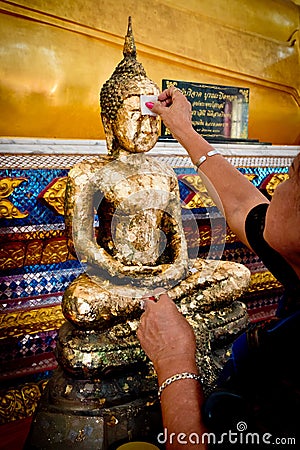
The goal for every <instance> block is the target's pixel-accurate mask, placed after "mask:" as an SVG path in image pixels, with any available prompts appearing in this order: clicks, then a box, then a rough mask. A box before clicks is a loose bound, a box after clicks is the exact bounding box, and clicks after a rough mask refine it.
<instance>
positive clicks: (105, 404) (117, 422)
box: [24, 369, 162, 450]
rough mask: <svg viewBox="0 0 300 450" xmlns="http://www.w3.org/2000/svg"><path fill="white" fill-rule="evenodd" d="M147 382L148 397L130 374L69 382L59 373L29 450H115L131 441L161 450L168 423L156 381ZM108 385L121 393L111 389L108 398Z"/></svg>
mask: <svg viewBox="0 0 300 450" xmlns="http://www.w3.org/2000/svg"><path fill="white" fill-rule="evenodd" d="M142 376H143V377H144V375H142V373H141V377H142ZM125 378H126V379H127V382H128V381H129V383H130V382H131V385H130V384H127V383H125V388H126V390H127V392H125V391H124V380H125ZM146 381H147V382H148V383H147V384H148V386H147V387H148V389H147V391H148V392H144V393H143V392H142V391H143V386H142V384H143V383H142V381H141V383H140V382H139V376H137V372H135V377H134V378H133V377H132V376H131V375H130V374H129V375H128V374H127V376H126V377H124V375H122V376H121V377H117V376H115V377H114V378H110V379H109V380H102V381H99V380H98V381H93V382H92V381H91V380H89V381H87V380H74V379H69V378H67V377H66V376H65V374H64V373H63V372H62V371H61V370H60V369H58V370H57V371H56V372H55V374H54V376H53V378H52V379H51V380H50V381H49V383H48V385H47V387H46V389H45V392H44V394H43V397H42V398H41V401H40V403H39V407H38V410H37V412H36V414H35V417H34V419H33V423H32V426H31V430H30V434H29V437H28V439H27V443H26V445H25V448H24V450H50V449H51V450H59V449H64V450H66V449H72V450H76V449H78V450H79V449H80V450H84V449H86V450H115V449H117V448H118V446H119V445H121V444H123V443H125V442H129V441H145V442H152V443H154V444H156V445H157V443H156V442H157V435H158V434H159V433H160V432H162V420H161V411H160V404H159V401H158V400H157V390H156V388H157V386H156V380H155V379H151V377H150V378H148V380H146ZM108 386H110V387H112V386H114V387H115V392H114V395H113V392H112V390H111V389H110V394H111V396H110V397H109V398H107V397H106V398H104V397H103V395H104V394H106V395H107V394H108V392H107V388H108ZM120 386H122V388H121V389H120ZM134 387H135V389H136V395H135V396H134V392H133V391H134ZM152 387H153V388H154V387H155V390H154V391H153V394H151V393H149V390H150V389H151V388H152ZM134 397H136V398H134ZM137 397H138V398H137Z"/></svg>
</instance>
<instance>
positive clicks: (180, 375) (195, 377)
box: [158, 372, 202, 399]
mask: <svg viewBox="0 0 300 450" xmlns="http://www.w3.org/2000/svg"><path fill="white" fill-rule="evenodd" d="M189 378H190V379H192V380H197V381H202V380H201V377H200V376H199V375H196V374H195V373H191V372H182V373H176V375H173V376H172V377H170V378H167V379H166V380H165V381H164V382H163V383H162V384H161V386H159V389H158V398H159V399H160V396H161V394H162V391H163V390H164V389H165V388H166V387H167V386H169V385H170V384H171V383H174V381H178V380H186V379H189Z"/></svg>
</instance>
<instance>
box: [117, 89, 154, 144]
mask: <svg viewBox="0 0 300 450" xmlns="http://www.w3.org/2000/svg"><path fill="white" fill-rule="evenodd" d="M142 94H144V95H153V94H156V95H157V94H158V92H157V90H156V89H155V92H153V88H152V90H151V92H149V91H147V92H142ZM158 132H159V118H158V116H150V115H146V116H143V115H142V113H141V107H140V95H137V94H134V95H131V96H129V97H127V98H126V99H125V100H124V102H123V104H122V106H121V108H120V109H119V111H118V113H117V117H116V120H115V123H114V127H113V133H114V136H115V138H117V140H118V142H119V145H120V146H121V147H122V148H123V149H125V150H127V151H129V152H132V153H142V152H148V151H149V150H151V148H153V147H154V145H155V144H156V142H157V139H158Z"/></svg>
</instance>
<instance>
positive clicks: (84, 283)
mask: <svg viewBox="0 0 300 450" xmlns="http://www.w3.org/2000/svg"><path fill="white" fill-rule="evenodd" d="M123 292H124V295H122V293H123ZM134 294H135V291H134V290H133V289H131V287H130V286H126V285H125V286H123V287H122V289H120V288H117V287H116V288H115V289H114V288H113V287H112V286H107V280H105V279H104V278H103V279H102V278H100V277H96V276H90V275H87V274H81V275H80V276H79V277H78V278H76V279H75V280H74V281H73V282H72V283H71V284H70V285H69V287H68V288H67V289H66V291H65V293H64V297H63V301H62V310H63V314H64V316H65V318H66V319H67V320H68V321H70V322H71V323H72V324H74V325H75V326H76V327H78V328H81V329H84V330H103V331H104V330H107V329H109V328H110V327H112V326H114V325H116V324H118V323H122V322H124V321H125V320H127V319H129V320H130V319H135V318H138V317H139V316H140V315H141V313H142V310H141V308H140V298H138V297H136V298H135V297H134Z"/></svg>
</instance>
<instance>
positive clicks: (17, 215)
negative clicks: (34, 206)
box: [0, 177, 28, 219]
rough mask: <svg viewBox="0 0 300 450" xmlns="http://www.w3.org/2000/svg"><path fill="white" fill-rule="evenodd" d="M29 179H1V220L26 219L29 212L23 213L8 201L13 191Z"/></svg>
mask: <svg viewBox="0 0 300 450" xmlns="http://www.w3.org/2000/svg"><path fill="white" fill-rule="evenodd" d="M24 181H27V178H23V177H16V178H9V177H8V178H1V179H0V218H2V219H24V218H25V217H27V216H28V212H24V213H22V212H21V211H19V210H18V208H17V207H16V206H15V205H13V204H12V202H11V201H10V200H8V199H7V197H9V196H10V195H11V194H12V193H13V191H14V190H15V189H16V188H17V187H18V186H19V185H20V184H21V183H23V182H24Z"/></svg>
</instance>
